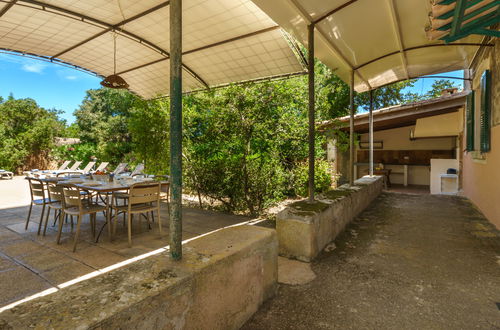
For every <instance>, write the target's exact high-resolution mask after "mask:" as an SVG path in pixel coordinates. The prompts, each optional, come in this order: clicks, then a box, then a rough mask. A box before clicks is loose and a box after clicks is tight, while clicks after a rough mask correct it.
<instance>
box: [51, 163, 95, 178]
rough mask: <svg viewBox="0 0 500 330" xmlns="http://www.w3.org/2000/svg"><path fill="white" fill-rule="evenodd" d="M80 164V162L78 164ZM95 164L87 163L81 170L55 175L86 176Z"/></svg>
mask: <svg viewBox="0 0 500 330" xmlns="http://www.w3.org/2000/svg"><path fill="white" fill-rule="evenodd" d="M80 163H81V162H80ZM95 163H96V162H89V163H88V164H87V166H85V168H84V169H83V170H67V171H61V172H60V173H57V176H62V175H69V174H88V173H90V172H91V170H92V168H93V167H94V165H95Z"/></svg>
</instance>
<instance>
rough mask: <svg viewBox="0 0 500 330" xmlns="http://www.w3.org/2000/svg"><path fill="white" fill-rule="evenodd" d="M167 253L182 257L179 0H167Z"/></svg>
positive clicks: (180, 41) (180, 21) (180, 33)
mask: <svg viewBox="0 0 500 330" xmlns="http://www.w3.org/2000/svg"><path fill="white" fill-rule="evenodd" d="M170 187H171V204H170V255H171V257H172V259H174V260H180V259H181V258H182V0H171V1H170Z"/></svg>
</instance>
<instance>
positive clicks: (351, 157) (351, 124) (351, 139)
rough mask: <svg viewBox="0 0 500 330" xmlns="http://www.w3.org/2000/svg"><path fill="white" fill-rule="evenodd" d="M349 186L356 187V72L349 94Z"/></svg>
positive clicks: (352, 75)
mask: <svg viewBox="0 0 500 330" xmlns="http://www.w3.org/2000/svg"><path fill="white" fill-rule="evenodd" d="M349 101H350V107H349V109H350V117H349V185H350V186H354V180H355V179H356V178H355V177H354V152H355V151H354V70H352V71H351V89H350V92H349Z"/></svg>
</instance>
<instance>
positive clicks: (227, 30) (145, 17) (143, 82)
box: [0, 0, 304, 98]
mask: <svg viewBox="0 0 500 330" xmlns="http://www.w3.org/2000/svg"><path fill="white" fill-rule="evenodd" d="M169 5H170V1H165V0H148V1H134V0H113V1H110V0H87V1H79V0H69V1H68V0H0V50H2V51H8V52H14V53H16V54H26V55H31V56H36V57H39V58H42V59H45V60H49V61H52V62H56V63H63V64H64V63H65V64H69V65H71V66H75V67H78V68H83V69H85V70H87V71H91V72H93V73H95V74H97V75H99V76H108V75H111V74H113V73H114V72H113V71H114V63H113V44H114V38H116V73H118V74H119V75H120V76H122V77H123V78H124V79H125V80H126V81H127V83H128V84H129V85H130V90H131V91H133V92H135V93H136V94H138V95H140V96H142V97H144V98H152V97H156V96H161V95H166V94H168V93H169V81H170V80H169V67H170V64H169V59H170V49H169V42H170V34H169V20H170V19H169V8H168V7H169ZM291 46H292V47H291ZM293 48H294V45H293V41H291V40H290V39H289V38H286V35H285V34H284V33H283V31H282V30H281V29H280V28H279V26H278V25H277V24H276V23H275V22H274V21H273V20H272V19H270V18H269V17H268V16H267V15H266V14H265V13H264V12H262V10H260V9H259V8H258V7H257V6H256V5H255V4H253V3H252V2H251V1H250V0H204V1H197V0H185V1H183V62H182V68H183V71H184V78H183V90H184V91H192V90H198V89H204V88H208V87H214V86H219V85H224V84H227V83H231V82H239V81H246V80H253V79H258V78H263V77H276V76H282V75H288V74H295V73H302V72H303V71H304V66H303V63H301V61H300V60H299V59H300V57H299V56H297V55H298V53H297V52H296V49H295V51H294V49H293Z"/></svg>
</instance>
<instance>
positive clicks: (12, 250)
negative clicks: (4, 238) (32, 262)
mask: <svg viewBox="0 0 500 330" xmlns="http://www.w3.org/2000/svg"><path fill="white" fill-rule="evenodd" d="M40 248H41V245H40V244H38V243H35V242H32V241H27V240H22V241H17V240H16V241H11V244H7V245H3V246H0V252H2V253H3V254H5V255H7V256H9V257H12V258H13V257H19V256H22V255H25V254H30V253H33V252H34V251H38V250H39V249H40Z"/></svg>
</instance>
